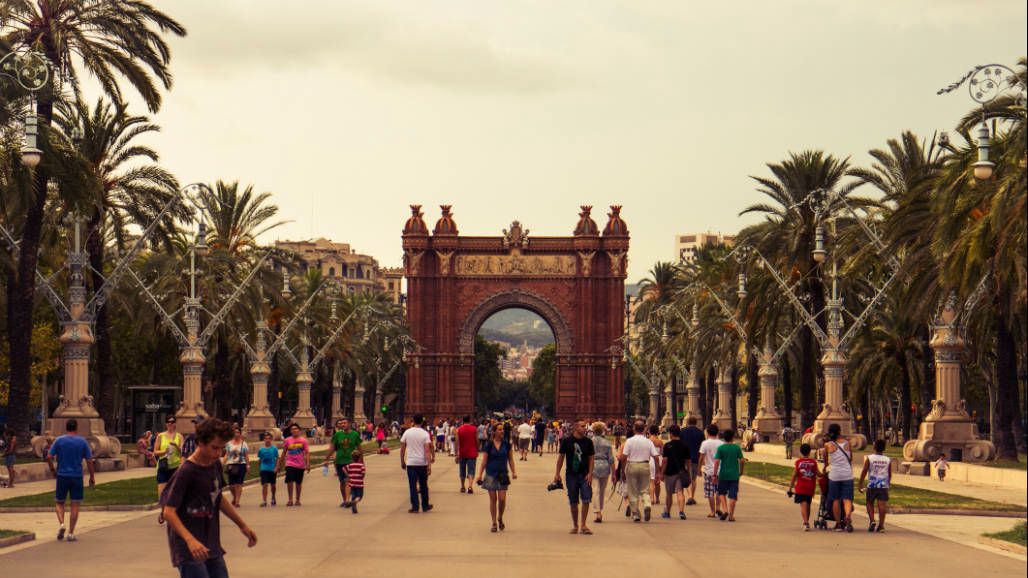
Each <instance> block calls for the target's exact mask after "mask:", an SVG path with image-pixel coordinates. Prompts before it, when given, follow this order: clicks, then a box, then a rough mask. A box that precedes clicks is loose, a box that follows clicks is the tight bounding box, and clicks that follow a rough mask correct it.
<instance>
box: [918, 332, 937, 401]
mask: <svg viewBox="0 0 1028 578" xmlns="http://www.w3.org/2000/svg"><path fill="white" fill-rule="evenodd" d="M917 338H918V342H919V343H920V347H921V363H922V365H923V366H924V371H923V373H924V379H922V380H921V388H920V394H921V403H920V404H918V407H919V409H920V410H921V411H920V415H919V416H918V417H920V418H921V420H922V421H924V418H925V417H927V416H928V414H929V413H930V412H931V411H932V401H933V400H934V398H935V355H934V353H932V348H931V347H929V346H928V341H929V340H930V339H931V337H930V332H929V329H928V325H927V324H921V325H920V326H918V328H917Z"/></svg>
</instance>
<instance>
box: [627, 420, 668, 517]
mask: <svg viewBox="0 0 1028 578" xmlns="http://www.w3.org/2000/svg"><path fill="white" fill-rule="evenodd" d="M645 428H646V424H644V423H643V422H642V421H641V420H638V421H636V422H635V423H634V424H633V425H632V430H633V431H634V432H635V435H633V436H632V437H630V438H628V440H627V441H626V442H625V443H624V445H622V446H621V451H620V452H619V453H618V461H620V462H622V463H624V462H628V463H627V464H626V465H625V468H624V469H625V481H626V483H627V485H628V506H629V507H630V508H631V509H632V520H633V521H635V522H638V521H639V501H640V498H641V499H642V507H643V516H644V518H645V519H646V521H647V522H649V521H650V513H651V506H652V504H650V460H651V459H653V460H656V462H657V464H658V465H659V463H660V452H658V451H657V447H656V446H654V445H653V442H651V441H650V439H649V438H648V437H646V435H645V434H644V433H643V432H644V431H645Z"/></svg>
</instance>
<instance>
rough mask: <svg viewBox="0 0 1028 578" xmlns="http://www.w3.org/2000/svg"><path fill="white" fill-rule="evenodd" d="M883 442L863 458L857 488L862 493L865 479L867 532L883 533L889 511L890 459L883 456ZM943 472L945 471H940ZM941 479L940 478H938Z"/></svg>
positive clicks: (877, 442)
mask: <svg viewBox="0 0 1028 578" xmlns="http://www.w3.org/2000/svg"><path fill="white" fill-rule="evenodd" d="M884 452H885V440H876V441H875V452H874V453H873V454H871V455H869V456H865V457H864V469H863V470H861V472H860V483H859V484H858V487H859V489H860V491H861V492H863V491H864V478H865V477H866V478H867V518H868V520H870V522H871V523H870V525H869V526H868V527H867V531H868V532H876V531H877V532H884V531H885V514H886V512H888V510H889V482H890V481H892V459H891V458H889V457H888V456H885V455H884ZM941 471H945V470H941ZM940 479H941V476H940ZM876 503H877V504H878V525H877V527H876V526H875V504H876Z"/></svg>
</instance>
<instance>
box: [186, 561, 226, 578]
mask: <svg viewBox="0 0 1028 578" xmlns="http://www.w3.org/2000/svg"><path fill="white" fill-rule="evenodd" d="M178 575H179V578H228V567H227V566H225V557H224V556H218V557H217V558H211V559H209V560H205V561H203V562H196V561H192V560H191V561H189V562H183V563H182V565H181V566H179V567H178Z"/></svg>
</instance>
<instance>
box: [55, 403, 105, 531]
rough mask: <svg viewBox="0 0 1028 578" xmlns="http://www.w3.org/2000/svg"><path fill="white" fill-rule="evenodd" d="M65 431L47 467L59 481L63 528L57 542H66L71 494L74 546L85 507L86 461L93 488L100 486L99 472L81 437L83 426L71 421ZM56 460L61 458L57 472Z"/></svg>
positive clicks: (59, 514) (59, 516) (58, 506)
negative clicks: (66, 504) (66, 510)
mask: <svg viewBox="0 0 1028 578" xmlns="http://www.w3.org/2000/svg"><path fill="white" fill-rule="evenodd" d="M64 428H65V429H66V430H67V432H68V433H66V434H65V435H62V436H60V437H58V438H57V439H56V440H54V443H53V445H51V446H50V451H48V452H47V454H46V463H47V465H49V466H50V473H52V474H54V475H55V476H56V478H57V492H56V493H57V496H56V497H57V503H56V504H55V507H54V509H55V511H56V512H57V522H58V523H59V524H60V525H61V527H60V528H59V529H58V530H57V539H58V540H63V539H64V502H65V500H67V499H68V497H69V496H68V495H69V494H71V519H70V520H69V521H68V541H69V542H74V541H75V540H77V538H76V537H75V524H76V523H78V521H79V505H80V504H81V503H82V494H83V491H82V490H83V488H82V460H86V465H87V466H89V487H90V488H92V487H93V486H95V485H96V478H95V474H96V469H95V468H94V466H93V452H92V450H90V449H89V443H88V442H86V440H85V439H83V438H81V437H79V435H78V433H79V423H78V421H77V420H74V419H69V420H68V421H67V423H66V424H65V426H64ZM54 458H57V469H56V470H55V469H54V462H53V460H54Z"/></svg>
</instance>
